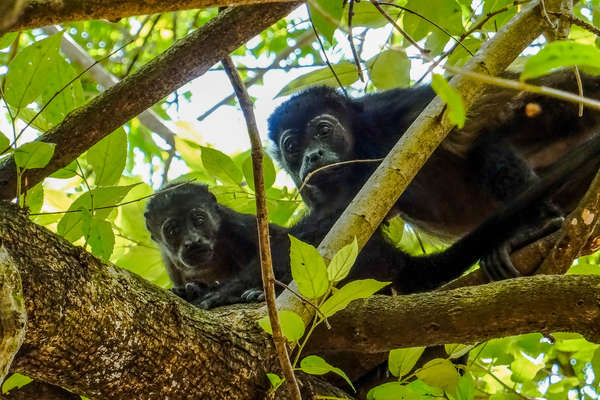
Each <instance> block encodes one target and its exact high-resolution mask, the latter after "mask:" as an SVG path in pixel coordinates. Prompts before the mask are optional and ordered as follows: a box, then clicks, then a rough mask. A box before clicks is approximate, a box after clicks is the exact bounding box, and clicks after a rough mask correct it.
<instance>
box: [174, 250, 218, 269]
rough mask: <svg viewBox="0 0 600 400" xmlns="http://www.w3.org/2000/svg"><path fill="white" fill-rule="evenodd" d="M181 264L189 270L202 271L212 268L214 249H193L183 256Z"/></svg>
mask: <svg viewBox="0 0 600 400" xmlns="http://www.w3.org/2000/svg"><path fill="white" fill-rule="evenodd" d="M179 259H180V260H181V263H182V264H183V265H185V266H186V267H187V268H189V269H201V268H206V267H207V266H210V264H211V261H212V259H213V251H212V249H208V250H199V249H192V250H189V251H186V252H184V253H182V254H181V256H180V257H179Z"/></svg>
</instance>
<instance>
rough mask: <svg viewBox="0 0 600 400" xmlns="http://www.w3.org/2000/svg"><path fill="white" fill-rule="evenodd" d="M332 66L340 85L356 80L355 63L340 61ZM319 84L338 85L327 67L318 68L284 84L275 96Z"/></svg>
mask: <svg viewBox="0 0 600 400" xmlns="http://www.w3.org/2000/svg"><path fill="white" fill-rule="evenodd" d="M332 67H333V70H334V71H335V74H336V75H337V77H338V78H339V79H340V82H341V83H342V86H348V85H351V84H353V83H354V82H356V81H357V80H358V73H357V72H356V65H355V64H354V63H351V62H348V61H342V62H341V63H339V64H337V65H333V66H332ZM319 85H324V86H330V87H338V85H339V84H338V82H337V80H336V79H335V76H334V75H333V74H332V73H331V70H330V69H329V67H324V68H320V69H317V70H315V71H312V72H309V73H308V74H304V75H302V76H299V77H298V78H296V79H294V80H293V81H291V82H290V83H288V84H287V85H285V86H284V87H283V89H281V90H280V91H279V93H277V95H276V96H275V97H279V96H287V95H288V94H292V93H294V92H297V91H299V90H300V89H306V88H309V87H312V86H319Z"/></svg>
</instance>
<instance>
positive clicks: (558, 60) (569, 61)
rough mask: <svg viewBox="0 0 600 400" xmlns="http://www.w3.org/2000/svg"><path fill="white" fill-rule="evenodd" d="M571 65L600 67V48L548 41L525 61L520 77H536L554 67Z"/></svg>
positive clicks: (523, 78)
mask: <svg viewBox="0 0 600 400" xmlns="http://www.w3.org/2000/svg"><path fill="white" fill-rule="evenodd" d="M573 65H578V66H583V67H592V68H600V50H598V48H597V47H596V46H593V45H587V44H581V43H575V42H565V41H556V42H552V43H548V44H547V45H546V46H544V48H543V49H541V50H540V51H539V53H537V54H536V55H534V56H532V57H530V58H529V59H528V60H527V62H525V67H524V68H523V73H522V74H521V79H522V80H525V79H531V78H537V77H538V76H542V75H545V74H547V73H549V72H550V71H552V70H554V69H556V68H561V67H570V66H573Z"/></svg>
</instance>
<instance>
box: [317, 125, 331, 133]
mask: <svg viewBox="0 0 600 400" xmlns="http://www.w3.org/2000/svg"><path fill="white" fill-rule="evenodd" d="M330 133H331V125H329V124H328V123H326V122H321V123H320V124H319V126H317V134H318V135H319V136H327V135H329V134H330Z"/></svg>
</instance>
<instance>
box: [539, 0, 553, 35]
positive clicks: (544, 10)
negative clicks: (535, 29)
mask: <svg viewBox="0 0 600 400" xmlns="http://www.w3.org/2000/svg"><path fill="white" fill-rule="evenodd" d="M540 4H541V5H542V16H543V17H544V19H545V20H546V22H547V23H548V25H550V28H552V29H556V25H555V24H554V22H552V21H551V20H550V16H549V15H548V11H546V2H545V1H544V0H540Z"/></svg>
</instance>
